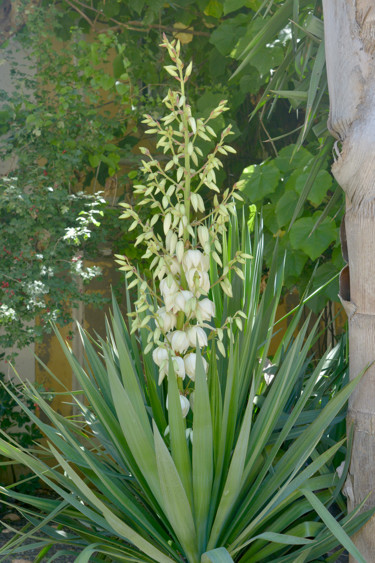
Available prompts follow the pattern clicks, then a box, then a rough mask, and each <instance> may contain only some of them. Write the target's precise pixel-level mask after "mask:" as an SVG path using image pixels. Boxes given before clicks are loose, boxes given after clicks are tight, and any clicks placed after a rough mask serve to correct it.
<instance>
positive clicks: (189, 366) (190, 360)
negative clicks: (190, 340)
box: [184, 352, 208, 381]
mask: <svg viewBox="0 0 375 563" xmlns="http://www.w3.org/2000/svg"><path fill="white" fill-rule="evenodd" d="M202 362H203V367H204V371H205V372H206V373H207V370H208V363H207V362H206V360H205V359H204V358H202ZM184 364H185V372H186V374H187V375H188V376H189V377H190V379H191V380H192V381H195V369H196V364H197V355H196V353H195V352H192V353H191V354H188V355H187V356H185V358H184Z"/></svg>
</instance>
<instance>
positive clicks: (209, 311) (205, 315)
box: [198, 297, 215, 321]
mask: <svg viewBox="0 0 375 563" xmlns="http://www.w3.org/2000/svg"><path fill="white" fill-rule="evenodd" d="M198 310H199V314H200V317H201V319H202V321H210V320H211V318H212V317H215V303H214V302H213V301H211V300H210V299H208V298H207V297H206V298H205V299H201V300H200V301H198Z"/></svg>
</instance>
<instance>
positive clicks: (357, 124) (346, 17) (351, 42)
mask: <svg viewBox="0 0 375 563" xmlns="http://www.w3.org/2000/svg"><path fill="white" fill-rule="evenodd" d="M323 8H324V25H325V48H326V60H327V73H328V86H329V94H330V115H329V121H328V126H329V129H330V131H331V133H332V135H334V137H336V139H337V143H336V144H335V149H336V162H335V163H334V165H333V167H332V172H333V174H334V176H335V178H336V179H337V181H338V182H339V184H340V185H341V187H342V188H343V190H344V191H345V194H346V214H345V225H344V227H343V229H342V232H343V233H344V235H343V237H342V239H343V255H344V258H345V259H346V260H347V262H348V267H346V269H344V271H343V272H342V276H341V285H340V293H341V295H340V296H341V299H342V302H343V304H344V307H345V309H346V311H347V314H348V318H349V346H350V376H351V378H353V377H355V376H356V375H357V374H358V373H359V372H360V371H361V370H363V369H365V368H366V367H367V366H370V367H369V368H368V370H367V372H366V374H365V376H364V377H363V379H362V380H361V383H360V384H359V386H358V387H357V389H356V391H355V392H354V394H353V395H352V397H351V399H350V402H349V413H348V419H347V421H348V425H351V424H354V444H353V452H352V459H351V464H350V471H349V482H347V486H346V490H347V492H348V498H349V509H352V508H354V507H355V506H357V505H358V504H359V503H360V502H361V501H363V500H364V499H365V498H366V497H367V496H368V495H369V496H368V498H367V500H366V503H365V506H366V507H370V506H374V505H375V467H374V466H375V364H374V363H373V362H374V361H375V60H374V57H375V3H374V0H323ZM345 233H346V234H345ZM354 541H355V543H356V545H357V547H358V548H359V550H360V551H361V552H362V554H363V556H364V558H365V560H366V561H369V562H371V561H375V518H374V517H373V518H372V520H371V521H369V522H368V523H367V524H366V525H365V526H364V527H363V528H362V530H360V531H359V532H358V533H357V534H356V536H355V537H354ZM352 561H354V560H352Z"/></svg>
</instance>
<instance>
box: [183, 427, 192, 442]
mask: <svg viewBox="0 0 375 563" xmlns="http://www.w3.org/2000/svg"><path fill="white" fill-rule="evenodd" d="M185 436H186V439H187V440H188V441H189V439H190V442H191V443H193V429H192V428H186V430H185Z"/></svg>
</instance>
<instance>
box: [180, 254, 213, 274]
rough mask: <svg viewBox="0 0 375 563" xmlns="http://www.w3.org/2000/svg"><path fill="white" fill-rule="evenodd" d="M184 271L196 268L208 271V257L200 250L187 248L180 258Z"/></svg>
mask: <svg viewBox="0 0 375 563" xmlns="http://www.w3.org/2000/svg"><path fill="white" fill-rule="evenodd" d="M182 264H183V267H184V270H185V272H186V273H187V272H189V271H190V270H191V269H197V270H200V271H201V272H208V270H209V269H210V259H209V257H208V256H206V255H205V254H203V253H202V252H201V251H200V250H187V251H186V252H185V254H184V257H183V259H182Z"/></svg>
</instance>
